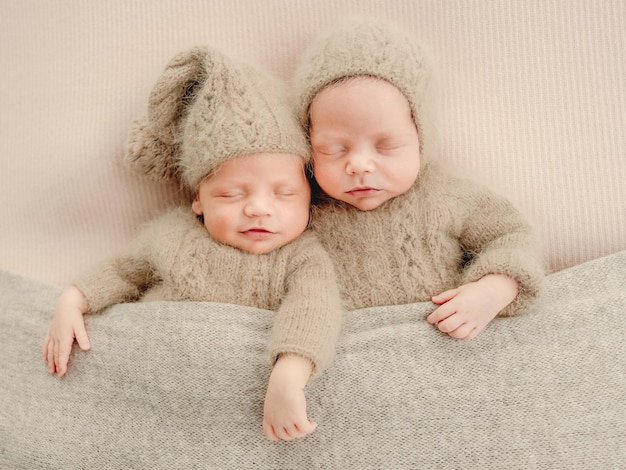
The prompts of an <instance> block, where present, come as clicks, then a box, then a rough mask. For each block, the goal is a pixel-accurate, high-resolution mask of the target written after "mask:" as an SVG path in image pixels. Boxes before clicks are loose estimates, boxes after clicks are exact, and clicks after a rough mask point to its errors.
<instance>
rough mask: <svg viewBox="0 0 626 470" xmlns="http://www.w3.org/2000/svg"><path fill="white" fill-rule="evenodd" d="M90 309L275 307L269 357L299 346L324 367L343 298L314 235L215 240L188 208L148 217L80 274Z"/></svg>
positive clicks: (320, 368) (318, 369)
mask: <svg viewBox="0 0 626 470" xmlns="http://www.w3.org/2000/svg"><path fill="white" fill-rule="evenodd" d="M75 285H76V286H77V287H78V288H79V289H80V290H81V291H82V292H83V293H84V294H85V296H86V297H87V299H88V302H89V309H90V312H96V311H99V310H101V309H103V308H105V307H107V306H109V305H112V304H116V303H122V302H132V301H136V300H138V299H140V298H143V299H144V300H187V301H204V302H220V303H231V304H238V305H248V306H251V307H257V308H263V309H267V310H274V311H276V315H275V318H274V325H273V328H272V334H271V341H270V344H269V347H268V354H269V358H270V363H271V364H273V363H274V362H275V360H276V358H277V356H278V354H280V353H287V352H293V353H298V354H301V355H303V356H305V357H308V358H310V359H311V361H312V362H313V364H314V366H315V368H314V373H315V374H319V373H320V372H321V371H323V370H324V368H325V367H326V365H327V364H328V363H329V361H330V360H331V358H332V356H333V353H334V347H335V344H336V340H337V337H338V334H339V330H340V324H341V316H342V305H341V300H340V298H339V292H338V288H337V278H336V276H335V272H334V270H333V266H332V262H331V260H330V257H329V256H328V254H327V253H326V252H325V251H324V249H323V248H322V247H321V244H320V243H319V242H318V241H317V239H316V237H315V235H313V234H312V233H311V232H305V233H304V234H303V235H302V236H300V237H299V238H298V239H296V240H295V241H294V242H292V243H289V244H287V245H285V246H283V247H281V248H279V249H277V250H274V251H272V252H270V253H267V254H262V255H257V254H251V253H246V252H243V251H241V250H238V249H236V248H233V247H230V246H227V245H223V244H221V243H218V242H216V241H215V240H213V239H212V238H211V237H210V236H209V234H208V233H207V231H206V230H205V228H204V227H203V226H202V225H201V224H200V223H199V222H198V220H197V219H196V216H195V214H193V212H192V211H191V210H190V209H188V208H178V209H174V210H172V211H170V212H168V213H166V214H164V215H163V216H161V217H160V218H158V219H157V220H156V221H154V222H152V223H151V224H150V225H148V226H147V227H146V228H145V229H144V230H143V231H142V232H141V233H140V234H139V235H138V236H137V237H136V238H135V239H134V240H133V242H131V243H130V244H129V245H128V246H127V247H126V248H125V249H124V250H123V251H122V252H120V253H119V254H118V255H116V256H114V257H112V258H110V259H108V260H106V261H104V262H103V263H102V264H101V265H99V266H97V267H96V268H95V269H93V270H91V271H89V272H87V273H85V274H84V275H82V276H81V277H79V278H78V279H77V280H76V282H75Z"/></svg>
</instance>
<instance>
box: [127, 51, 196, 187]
mask: <svg viewBox="0 0 626 470" xmlns="http://www.w3.org/2000/svg"><path fill="white" fill-rule="evenodd" d="M207 54H208V50H207V49H206V48H204V47H196V48H193V49H190V50H188V51H185V52H182V53H180V54H178V55H177V56H175V57H174V58H173V59H172V60H171V61H170V62H169V64H168V65H167V66H166V68H165V70H164V71H163V74H162V75H161V77H159V79H158V80H157V83H156V84H155V85H154V87H153V89H152V91H151V93H150V98H149V100H148V114H147V115H146V116H144V117H142V118H140V119H138V120H136V121H135V122H134V123H133V126H132V128H131V131H130V135H129V138H128V142H127V147H126V152H125V156H124V161H125V163H126V164H127V165H128V167H130V168H131V169H132V170H134V171H137V172H139V173H142V174H144V175H148V176H150V177H152V178H153V179H156V180H167V179H177V180H179V174H178V171H179V170H178V167H179V158H180V134H181V123H182V120H183V119H184V117H185V114H186V112H185V108H186V107H187V106H188V105H189V104H190V103H191V102H192V101H193V97H194V94H195V90H196V88H197V87H198V86H200V85H202V84H203V83H204V81H205V80H206V75H207V72H206V60H207Z"/></svg>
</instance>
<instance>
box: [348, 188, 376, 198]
mask: <svg viewBox="0 0 626 470" xmlns="http://www.w3.org/2000/svg"><path fill="white" fill-rule="evenodd" d="M379 191H380V189H377V188H372V187H369V186H358V187H356V188H352V189H351V190H349V191H346V193H348V194H350V195H351V196H354V197H370V196H373V195H375V194H377V193H378V192H379Z"/></svg>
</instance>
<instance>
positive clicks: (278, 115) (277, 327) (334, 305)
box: [43, 47, 342, 440]
mask: <svg viewBox="0 0 626 470" xmlns="http://www.w3.org/2000/svg"><path fill="white" fill-rule="evenodd" d="M309 158H310V150H309V147H308V144H307V141H306V137H305V134H304V132H303V130H302V128H301V126H300V125H299V123H298V121H297V118H296V116H295V113H294V110H293V105H292V103H291V102H289V100H288V99H287V94H286V90H285V86H284V85H282V84H280V82H278V81H277V80H275V79H273V78H271V77H269V76H267V75H265V74H263V73H261V72H260V71H259V70H257V69H255V68H254V67H251V66H250V65H248V64H245V63H240V62H237V61H234V60H232V59H231V58H228V57H226V56H225V55H224V54H222V53H221V52H218V51H216V50H213V49H210V48H205V47H198V48H193V49H191V50H188V51H185V52H183V53H181V54H179V55H177V56H176V57H174V58H173V59H172V60H171V61H170V63H169V64H168V65H167V67H166V68H165V70H164V72H163V74H162V76H161V77H160V78H159V80H158V81H157V83H156V84H155V86H154V88H153V90H152V92H151V94H150V98H149V105H148V112H147V116H146V117H144V118H142V119H141V120H138V121H137V122H136V123H135V125H134V128H133V130H132V132H131V136H130V139H129V145H128V148H127V153H126V156H125V160H126V162H127V164H128V165H129V166H130V167H131V168H133V169H134V170H137V171H138V172H140V173H144V174H147V175H149V176H152V177H154V178H156V179H162V180H167V179H174V180H176V181H178V182H179V183H180V185H181V186H182V187H183V188H184V189H185V190H186V192H187V193H189V194H192V195H193V196H192V197H193V200H192V201H191V202H190V204H187V205H185V206H183V207H179V208H176V209H173V210H170V211H168V212H167V213H165V214H164V215H162V216H160V217H159V218H157V220H155V221H153V222H152V223H150V224H148V225H147V226H146V227H145V228H144V229H143V230H142V231H141V232H140V233H139V235H138V236H137V237H136V238H135V239H134V240H133V241H132V242H131V243H130V244H129V245H128V246H126V247H125V248H124V249H123V250H121V252H119V253H117V254H116V255H115V256H113V257H112V258H110V259H108V260H105V261H104V262H103V263H102V264H100V265H98V266H96V267H95V269H93V270H90V271H88V272H86V273H84V274H83V275H82V276H80V277H78V278H77V279H76V280H75V282H74V284H73V286H72V287H70V288H69V289H67V290H66V291H65V292H64V293H63V294H62V295H61V297H60V299H59V301H58V304H57V308H56V311H55V315H54V318H53V321H52V325H51V326H50V329H49V332H48V335H47V336H46V339H45V344H44V350H43V357H44V360H46V361H47V362H48V369H49V371H50V372H51V373H55V372H56V373H57V374H58V375H59V376H62V375H64V374H65V373H66V371H67V363H68V359H69V355H70V351H71V348H72V343H73V340H74V338H75V339H76V341H77V342H78V345H79V346H80V347H81V348H82V349H85V350H86V349H89V348H90V343H89V339H88V337H87V333H86V330H85V325H84V321H83V315H84V314H85V313H90V312H97V311H99V310H102V309H104V308H105V307H107V306H110V305H112V304H116V303H120V302H133V301H137V300H139V299H140V298H142V297H148V298H149V299H150V300H189V301H208V302H223V303H234V304H241V305H249V306H253V307H258V308H263V309H269V310H274V311H275V312H276V314H275V317H274V323H273V327H272V332H271V339H270V344H269V346H268V354H269V361H270V364H271V365H272V366H273V369H272V372H271V375H270V379H269V384H268V388H267V393H266V397H265V409H264V421H263V431H264V434H265V435H266V436H267V437H268V438H269V439H271V440H277V439H293V438H296V437H301V436H304V435H306V434H308V433H310V432H312V431H313V430H314V429H315V427H316V423H315V422H313V421H309V420H308V417H307V412H306V400H305V396H304V387H305V385H306V384H307V382H308V380H309V377H310V376H311V375H315V374H319V373H321V372H322V371H323V370H324V368H325V367H326V366H327V364H328V363H329V361H330V360H331V358H332V356H333V353H334V348H335V343H336V340H337V338H338V334H339V329H340V322H341V315H342V304H341V300H340V297H339V291H338V287H337V285H338V283H337V279H336V275H335V271H334V268H333V265H332V263H331V260H330V258H329V256H328V254H327V253H326V252H325V250H324V249H323V248H322V246H321V244H320V243H319V242H318V241H317V239H316V237H315V235H314V234H312V233H311V232H310V231H305V229H306V227H307V225H308V222H309V215H310V198H311V190H310V186H309V183H308V181H307V178H306V174H305V164H306V162H307V161H308V159H309Z"/></svg>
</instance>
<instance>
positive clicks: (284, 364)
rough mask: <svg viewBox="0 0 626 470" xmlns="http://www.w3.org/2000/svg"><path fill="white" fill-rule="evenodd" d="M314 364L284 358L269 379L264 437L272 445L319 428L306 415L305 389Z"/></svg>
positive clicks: (293, 357)
mask: <svg viewBox="0 0 626 470" xmlns="http://www.w3.org/2000/svg"><path fill="white" fill-rule="evenodd" d="M311 369H312V364H311V361H309V360H308V359H307V358H305V357H302V356H297V355H282V356H281V357H280V358H279V360H278V362H276V365H275V366H274V370H273V371H272V374H271V376H270V380H269V384H268V386H267V393H266V395H265V406H264V410H263V434H265V437H267V438H268V439H269V440H270V441H277V440H279V439H284V440H291V439H296V438H298V437H303V436H306V435H307V434H310V433H312V432H313V431H315V428H317V423H315V422H313V421H309V419H308V417H307V414H306V398H305V396H304V387H305V385H306V383H307V381H308V379H309V376H310V375H311Z"/></svg>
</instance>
